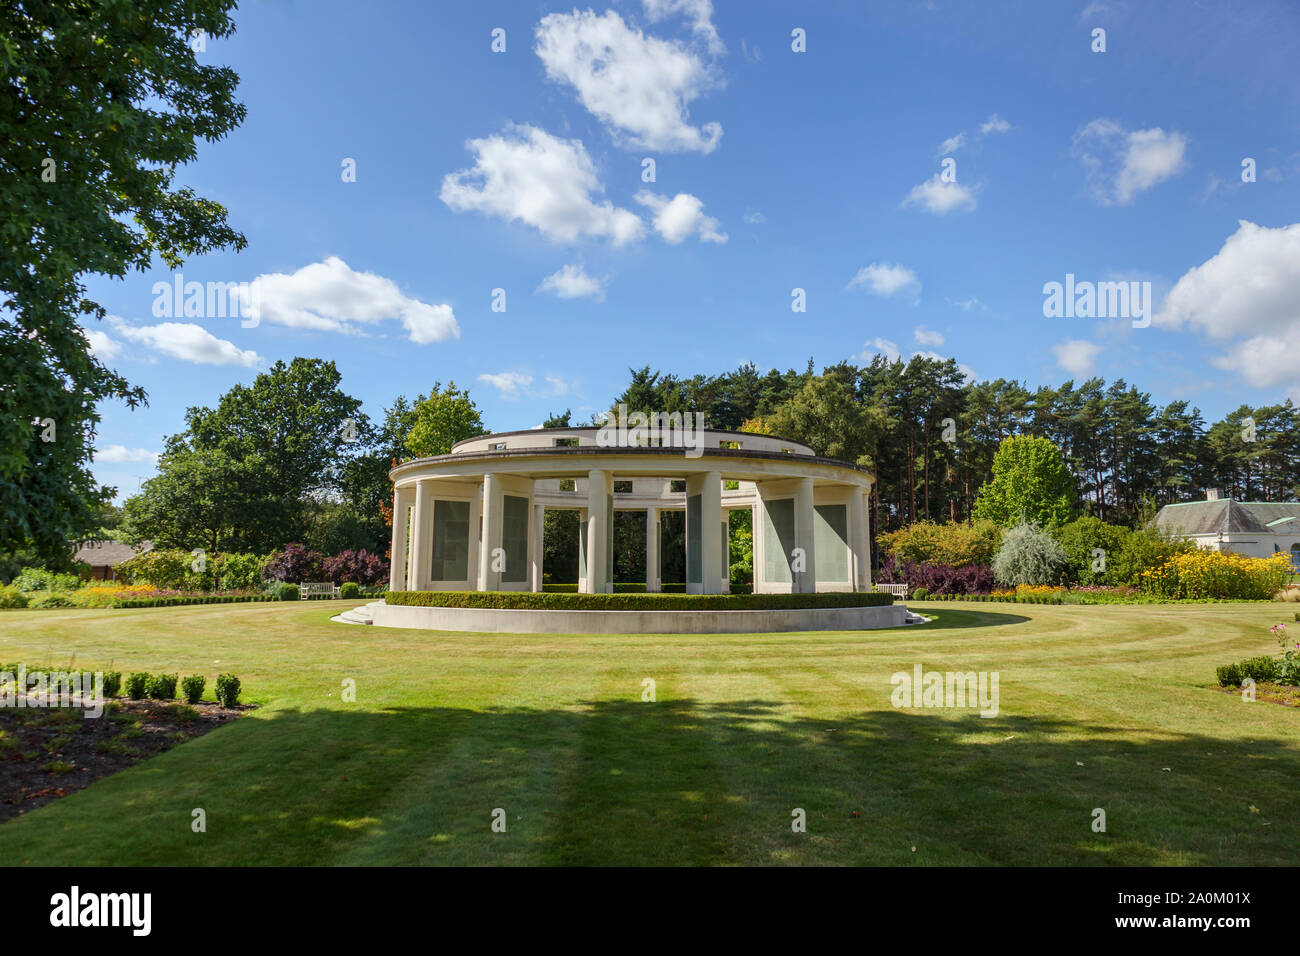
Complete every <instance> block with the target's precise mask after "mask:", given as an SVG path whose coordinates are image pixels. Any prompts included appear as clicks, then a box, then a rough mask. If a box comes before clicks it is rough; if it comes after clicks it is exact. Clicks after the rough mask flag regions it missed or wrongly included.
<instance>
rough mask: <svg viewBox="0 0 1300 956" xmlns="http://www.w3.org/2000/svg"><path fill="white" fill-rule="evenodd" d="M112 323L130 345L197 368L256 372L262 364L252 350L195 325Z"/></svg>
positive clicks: (115, 319) (120, 321)
mask: <svg viewBox="0 0 1300 956" xmlns="http://www.w3.org/2000/svg"><path fill="white" fill-rule="evenodd" d="M109 322H110V323H111V324H112V326H113V331H115V332H116V333H117V334H118V335H119V336H121V337H122V338H123V339H126V340H127V341H129V342H135V343H136V344H138V345H143V346H145V347H146V348H150V349H153V350H154V351H155V352H159V353H161V354H163V355H168V356H170V357H172V358H178V359H181V360H183V361H186V362H194V363H195V364H196V365H243V366H246V367H248V368H252V367H254V366H256V365H258V364H259V363H260V362H261V361H262V357H261V356H260V355H258V354H257V353H256V352H254V351H252V350H251V349H250V350H246V349H241V348H239V347H238V346H236V345H235V344H234V343H233V342H230V341H227V340H226V339H219V338H217V337H216V336H215V335H213V334H212V333H211V332H209V331H208V330H207V329H205V328H203V326H201V325H195V324H194V323H193V322H161V323H159V324H158V325H130V324H128V323H127V322H126V321H124V320H123V319H121V318H118V317H117V316H110V317H109Z"/></svg>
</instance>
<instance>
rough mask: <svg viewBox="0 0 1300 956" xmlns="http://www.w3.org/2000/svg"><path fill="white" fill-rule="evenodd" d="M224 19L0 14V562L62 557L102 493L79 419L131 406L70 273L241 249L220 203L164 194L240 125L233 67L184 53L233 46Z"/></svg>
mask: <svg viewBox="0 0 1300 956" xmlns="http://www.w3.org/2000/svg"><path fill="white" fill-rule="evenodd" d="M233 8H234V2H233V0H170V2H168V0H155V2H151V3H127V2H121V0H69V2H60V3H48V2H44V3H8V4H2V5H0V74H2V76H0V209H3V210H4V214H3V218H0V249H2V250H3V254H0V554H7V553H13V552H16V551H20V550H26V551H28V552H31V553H34V554H35V555H37V556H39V557H40V558H41V559H42V560H44V561H45V562H47V563H50V564H55V565H57V564H61V563H64V562H66V561H67V559H68V542H69V541H70V540H75V539H77V538H79V537H82V536H84V535H86V534H87V533H88V532H90V531H91V529H93V528H94V527H95V524H96V510H97V508H98V507H99V506H100V505H101V504H102V503H103V502H104V501H106V500H108V499H110V498H111V497H112V495H113V494H114V493H115V490H114V489H111V488H103V487H100V486H99V485H98V484H97V483H96V482H95V480H94V478H93V476H92V475H91V473H90V468H89V466H90V460H91V456H92V449H93V447H94V437H95V426H96V424H97V423H98V421H99V413H98V411H97V409H96V406H97V404H98V403H99V402H101V401H103V400H106V399H120V400H122V401H125V402H126V403H127V404H128V405H129V406H131V407H135V406H137V405H139V404H140V403H142V402H144V401H145V394H144V392H143V390H142V389H140V388H138V387H135V386H132V385H131V384H130V383H128V382H127V381H126V379H124V378H123V377H122V376H121V375H118V374H117V373H116V372H114V371H112V370H111V369H109V368H108V367H106V366H105V365H104V364H103V363H102V362H101V361H99V359H97V358H95V356H93V355H92V354H91V352H90V347H89V342H88V340H87V337H86V332H85V330H84V329H83V328H82V325H81V324H80V323H81V321H82V320H83V319H86V318H90V319H102V318H103V316H104V314H105V313H104V309H103V307H102V306H100V305H99V304H98V303H96V302H93V301H91V300H90V299H88V298H87V297H86V286H85V282H84V277H85V276H87V275H88V274H100V275H109V276H117V277H121V276H124V275H125V274H126V273H127V272H128V271H131V270H136V271H143V270H145V269H147V268H148V267H149V266H150V264H151V263H152V261H153V258H154V256H155V255H157V256H159V257H160V258H161V259H162V260H163V262H165V263H166V264H167V265H168V266H169V267H171V268H177V267H178V266H179V265H180V264H181V262H182V261H183V260H184V259H185V258H186V257H188V256H192V255H198V254H202V253H205V252H209V251H212V250H215V249H221V248H227V247H233V248H236V249H242V248H243V246H244V244H245V240H244V238H243V236H241V235H240V234H239V233H238V232H236V231H235V230H233V229H232V228H231V227H230V226H229V225H227V223H226V210H225V209H224V208H223V207H222V206H220V205H219V204H217V203H215V202H212V201H211V200H207V199H204V198H202V197H200V196H198V195H197V194H196V193H195V192H194V191H193V190H192V189H189V188H187V187H182V186H179V185H177V184H176V182H175V178H176V173H177V170H178V168H179V167H180V166H182V165H183V164H185V163H188V162H190V161H191V160H193V159H194V157H195V155H196V153H197V145H196V143H197V141H198V140H200V139H202V140H206V141H209V142H211V141H215V140H218V139H220V138H222V137H223V136H225V135H226V134H227V133H229V132H230V131H231V130H232V129H234V128H235V127H236V126H238V125H239V123H240V122H242V121H243V119H244V112H245V111H244V107H243V106H242V105H241V104H240V103H238V102H237V101H236V100H235V86H236V84H237V83H238V77H237V76H236V74H235V73H234V71H233V70H231V69H229V68H227V67H220V66H207V65H203V64H200V63H199V60H198V58H197V56H196V53H195V50H194V49H192V47H191V44H190V40H191V38H192V37H193V36H194V34H195V31H202V36H203V37H204V38H205V42H207V41H210V40H211V39H214V38H219V37H224V36H228V35H229V34H231V33H233V32H234V22H233V20H232V19H231V16H230V11H231V10H232V9H233ZM196 45H197V44H196ZM33 423H35V424H33ZM51 426H52V430H51Z"/></svg>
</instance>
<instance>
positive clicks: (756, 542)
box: [749, 485, 767, 594]
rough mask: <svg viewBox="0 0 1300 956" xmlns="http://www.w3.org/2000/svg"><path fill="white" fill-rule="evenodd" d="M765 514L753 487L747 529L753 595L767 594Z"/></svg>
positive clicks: (755, 487)
mask: <svg viewBox="0 0 1300 956" xmlns="http://www.w3.org/2000/svg"><path fill="white" fill-rule="evenodd" d="M764 514H766V512H765V511H764V509H763V501H762V499H761V498H759V497H758V486H757V485H755V486H754V503H753V504H752V505H750V506H749V515H750V517H749V528H750V534H751V535H752V537H751V538H750V546H751V547H752V548H753V553H752V555H751V557H750V563H751V564H753V566H754V583H753V585H752V587H753V589H754V593H755V594H766V593H767V552H766V551H765V550H764V545H765V544H766V540H765V537H764V528H763V515H764Z"/></svg>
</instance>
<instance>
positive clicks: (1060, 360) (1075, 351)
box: [1052, 339, 1101, 378]
mask: <svg viewBox="0 0 1300 956" xmlns="http://www.w3.org/2000/svg"><path fill="white" fill-rule="evenodd" d="M1100 353H1101V346H1100V345H1097V344H1096V343H1094V342H1088V341H1086V340H1084V339H1066V340H1065V341H1064V342H1062V343H1061V344H1060V345H1053V346H1052V354H1053V355H1055V356H1056V364H1057V365H1059V366H1061V368H1063V369H1065V370H1066V371H1067V372H1069V373H1070V374H1071V375H1074V376H1076V377H1078V378H1086V377H1087V376H1089V375H1091V374H1092V372H1093V370H1094V369H1095V368H1096V367H1097V356H1098V355H1099V354H1100Z"/></svg>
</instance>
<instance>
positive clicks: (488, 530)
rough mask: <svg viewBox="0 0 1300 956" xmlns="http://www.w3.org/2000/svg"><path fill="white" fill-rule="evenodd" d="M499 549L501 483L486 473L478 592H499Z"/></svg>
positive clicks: (500, 555) (492, 475) (484, 478)
mask: <svg viewBox="0 0 1300 956" xmlns="http://www.w3.org/2000/svg"><path fill="white" fill-rule="evenodd" d="M500 548H501V482H500V481H499V480H498V479H497V476H496V475H494V474H492V473H491V472H488V473H487V474H486V475H484V476H483V545H482V549H481V551H480V553H479V575H478V581H479V584H478V586H479V590H480V591H500V590H501V557H502V553H501V551H500V550H499V549H500ZM493 552H496V553H495V554H494V553H493ZM494 568H495V570H494Z"/></svg>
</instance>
